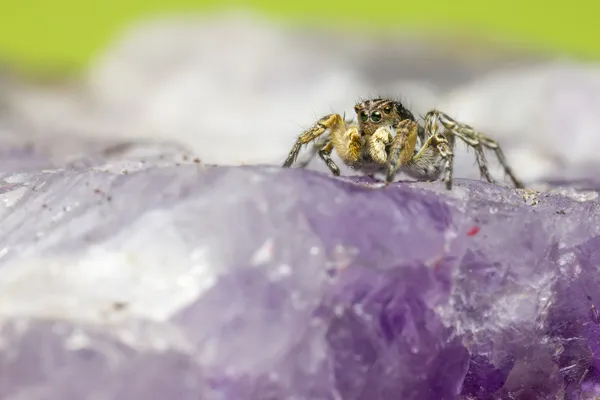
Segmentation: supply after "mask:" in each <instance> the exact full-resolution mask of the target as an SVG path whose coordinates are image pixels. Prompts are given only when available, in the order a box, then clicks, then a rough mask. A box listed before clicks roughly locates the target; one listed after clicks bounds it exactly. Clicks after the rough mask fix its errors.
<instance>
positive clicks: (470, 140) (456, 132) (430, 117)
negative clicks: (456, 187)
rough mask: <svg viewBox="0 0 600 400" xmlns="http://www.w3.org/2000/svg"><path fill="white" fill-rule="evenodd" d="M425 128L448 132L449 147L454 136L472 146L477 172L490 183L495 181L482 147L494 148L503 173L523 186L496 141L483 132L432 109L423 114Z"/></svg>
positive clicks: (431, 131)
mask: <svg viewBox="0 0 600 400" xmlns="http://www.w3.org/2000/svg"><path fill="white" fill-rule="evenodd" d="M442 128H443V129H442ZM425 130H426V131H427V133H429V134H431V135H435V134H437V133H440V132H441V131H442V130H444V131H445V133H447V134H449V135H447V136H448V139H449V141H450V147H451V148H452V147H453V144H454V143H453V142H454V137H458V138H460V139H461V140H462V141H463V142H465V143H466V144H467V145H469V146H471V147H473V149H474V150H475V157H476V160H477V165H478V166H479V172H480V174H481V176H482V177H483V178H484V179H485V180H487V181H488V182H490V183H494V182H495V181H494V179H493V178H492V176H491V175H490V173H489V170H488V167H487V161H486V158H485V154H484V152H483V147H486V148H489V149H492V150H494V151H495V153H496V157H498V161H499V162H500V164H501V165H502V167H503V168H504V171H505V173H506V174H507V175H508V176H509V177H510V178H511V180H512V181H513V184H514V185H515V187H517V188H522V187H523V185H522V183H521V182H520V181H519V180H518V179H517V178H516V177H515V175H514V173H513V171H512V169H511V168H510V166H509V165H508V163H507V161H506V158H505V157H504V153H503V152H502V149H501V148H500V146H499V145H498V143H497V142H496V141H494V140H492V139H490V138H488V137H487V136H485V135H484V134H482V133H480V132H477V131H476V130H475V129H473V128H472V127H471V126H469V125H467V124H462V123H460V122H457V121H455V120H454V119H452V118H450V117H449V116H448V115H446V114H445V113H443V112H441V111H438V110H432V111H429V112H428V113H427V114H426V115H425Z"/></svg>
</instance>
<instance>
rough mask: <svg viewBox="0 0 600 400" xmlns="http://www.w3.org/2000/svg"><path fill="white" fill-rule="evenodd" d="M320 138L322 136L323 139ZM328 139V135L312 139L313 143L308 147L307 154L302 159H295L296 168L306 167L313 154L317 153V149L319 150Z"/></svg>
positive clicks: (313, 156)
mask: <svg viewBox="0 0 600 400" xmlns="http://www.w3.org/2000/svg"><path fill="white" fill-rule="evenodd" d="M321 138H323V140H321ZM329 141H330V139H329V135H321V136H320V137H319V139H317V140H315V141H313V145H312V146H311V148H310V152H309V154H308V155H307V156H306V157H304V159H303V160H302V159H298V160H296V166H297V167H298V168H306V167H307V166H308V164H310V163H311V162H312V160H313V159H314V158H315V156H316V155H317V154H319V151H320V150H321V148H323V146H325V145H326V144H327V143H328V142H329Z"/></svg>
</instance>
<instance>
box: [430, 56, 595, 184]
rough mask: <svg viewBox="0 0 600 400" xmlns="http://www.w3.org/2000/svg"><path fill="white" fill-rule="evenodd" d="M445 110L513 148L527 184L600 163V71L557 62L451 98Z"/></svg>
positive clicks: (492, 78)
mask: <svg viewBox="0 0 600 400" xmlns="http://www.w3.org/2000/svg"><path fill="white" fill-rule="evenodd" d="M440 107H443V108H444V109H445V110H447V111H448V112H449V113H451V114H452V115H454V116H456V117H457V118H459V119H461V120H463V121H468V123H469V124H471V125H473V126H475V127H477V128H478V129H480V130H482V131H484V132H487V133H488V134H489V135H492V136H495V137H498V138H500V139H501V140H502V142H503V143H504V144H505V145H506V146H510V147H511V148H512V149H511V150H510V152H507V153H508V156H509V158H511V160H512V162H513V164H515V167H516V168H518V169H519V171H520V175H521V176H523V178H524V179H527V180H536V179H540V178H544V177H547V176H555V175H560V174H561V173H562V171H563V170H564V169H565V168H575V169H576V168H578V167H579V166H581V165H590V164H594V163H599V161H600V158H599V157H598V151H597V148H598V146H600V114H598V112H597V110H599V109H600V67H599V66H598V65H593V64H578V63H574V62H568V61H557V62H553V63H548V64H543V65H539V66H533V67H527V68H519V69H514V70H507V71H502V72H496V73H491V74H489V75H488V76H485V77H482V78H480V79H477V80H475V81H474V82H472V83H471V84H469V85H465V86H464V87H460V88H458V89H457V90H455V91H454V92H452V93H449V94H448V95H447V96H446V99H445V101H444V102H443V104H442V105H440Z"/></svg>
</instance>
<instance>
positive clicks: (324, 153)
mask: <svg viewBox="0 0 600 400" xmlns="http://www.w3.org/2000/svg"><path fill="white" fill-rule="evenodd" d="M332 151H333V142H332V141H331V140H329V141H327V143H326V144H325V146H323V147H321V149H320V150H319V157H321V160H323V162H324V163H325V164H327V167H329V170H330V171H331V172H332V173H333V174H334V175H335V176H339V175H340V169H339V167H338V166H337V165H336V164H335V162H333V160H332V159H331V152H332Z"/></svg>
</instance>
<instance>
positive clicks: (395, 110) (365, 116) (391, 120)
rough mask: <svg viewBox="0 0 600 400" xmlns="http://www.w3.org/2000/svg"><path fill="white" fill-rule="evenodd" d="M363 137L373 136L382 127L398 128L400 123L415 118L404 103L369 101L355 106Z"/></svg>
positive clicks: (384, 100) (386, 100)
mask: <svg viewBox="0 0 600 400" xmlns="http://www.w3.org/2000/svg"><path fill="white" fill-rule="evenodd" d="M354 111H355V112H356V116H357V118H358V126H359V128H360V131H361V133H362V134H363V135H367V136H369V135H372V134H373V133H375V131H376V130H377V128H379V127H381V126H390V127H396V126H397V125H398V123H399V122H400V121H403V120H405V119H409V120H411V121H414V120H415V117H414V116H413V115H412V113H411V112H410V111H408V110H407V109H406V108H405V107H404V106H403V105H402V103H400V102H399V101H395V100H389V99H369V100H365V101H363V102H361V103H358V104H357V105H356V106H354Z"/></svg>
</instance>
